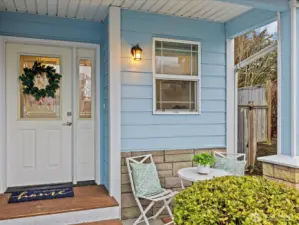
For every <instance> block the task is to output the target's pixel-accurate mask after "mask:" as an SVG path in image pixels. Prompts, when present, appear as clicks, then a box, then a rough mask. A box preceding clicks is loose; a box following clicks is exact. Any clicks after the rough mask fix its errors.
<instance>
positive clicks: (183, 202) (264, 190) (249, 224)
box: [174, 176, 299, 225]
mask: <svg viewBox="0 0 299 225" xmlns="http://www.w3.org/2000/svg"><path fill="white" fill-rule="evenodd" d="M174 216H175V222H176V225H182V224H184V225H240V224H244V225H272V224H273V225H298V224H299V192H298V191H296V190H295V189H292V188H287V187H285V186H283V185H280V184H277V183H275V182H273V181H269V180H266V179H264V178H262V177H255V176H243V177H220V178H215V179H213V180H208V181H200V182H197V183H195V184H194V185H193V186H192V187H190V188H187V189H185V190H183V191H182V192H180V193H179V194H178V195H177V196H176V204H175V209H174Z"/></svg>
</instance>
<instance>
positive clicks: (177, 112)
mask: <svg viewBox="0 0 299 225" xmlns="http://www.w3.org/2000/svg"><path fill="white" fill-rule="evenodd" d="M153 114H154V115H200V112H179V111H173V112H172V111H165V112H162V111H153Z"/></svg>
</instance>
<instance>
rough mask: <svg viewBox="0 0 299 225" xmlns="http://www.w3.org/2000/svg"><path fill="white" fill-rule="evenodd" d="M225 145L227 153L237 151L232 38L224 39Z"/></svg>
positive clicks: (235, 76)
mask: <svg viewBox="0 0 299 225" xmlns="http://www.w3.org/2000/svg"><path fill="white" fill-rule="evenodd" d="M226 54H227V55H226V65H227V66H226V85H227V86H226V147H227V152H228V153H237V140H238V130H237V129H238V121H237V118H238V117H237V113H238V111H237V99H238V90H237V83H238V74H237V73H235V69H234V67H235V65H234V39H227V40H226Z"/></svg>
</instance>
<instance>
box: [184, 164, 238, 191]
mask: <svg viewBox="0 0 299 225" xmlns="http://www.w3.org/2000/svg"><path fill="white" fill-rule="evenodd" d="M231 175H232V174H231V173H230V172H227V171H225V170H222V169H215V168H211V169H210V173H209V174H207V175H204V174H199V173H198V172H197V167H188V168H183V169H180V170H179V171H178V176H179V177H180V180H181V185H182V188H183V189H184V188H185V187H184V183H183V180H187V181H191V182H196V181H200V180H212V179H213V178H215V177H224V176H231Z"/></svg>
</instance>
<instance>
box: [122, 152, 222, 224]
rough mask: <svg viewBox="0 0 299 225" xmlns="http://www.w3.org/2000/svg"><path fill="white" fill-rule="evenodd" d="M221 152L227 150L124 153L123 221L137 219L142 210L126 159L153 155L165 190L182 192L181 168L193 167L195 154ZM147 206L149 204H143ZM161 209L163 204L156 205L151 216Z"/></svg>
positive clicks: (186, 183) (186, 184) (189, 184)
mask: <svg viewBox="0 0 299 225" xmlns="http://www.w3.org/2000/svg"><path fill="white" fill-rule="evenodd" d="M213 151H219V152H220V151H221V152H225V151H226V149H223V148H222V149H192V150H166V151H142V152H123V153H122V154H121V165H122V166H121V192H122V195H121V214H122V215H121V216H122V219H131V218H137V217H138V216H139V215H140V210H139V208H138V206H137V204H136V201H135V199H134V197H133V194H132V190H131V186H130V180H129V175H128V170H127V166H126V158H127V157H131V156H138V155H146V154H152V155H153V159H154V161H155V163H156V167H157V170H158V174H159V177H160V180H161V185H162V187H163V188H166V189H172V190H176V191H180V190H181V182H180V179H179V177H178V176H177V171H178V170H179V169H181V168H186V167H191V166H193V163H192V157H193V155H194V154H198V153H202V152H213ZM184 185H185V187H188V186H191V185H192V183H191V182H187V181H186V182H184ZM143 205H144V206H146V205H147V202H143ZM160 207H161V204H159V205H154V207H153V208H152V210H150V211H149V213H148V214H149V215H153V214H155V213H156V212H157V211H158V210H159V209H160Z"/></svg>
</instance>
